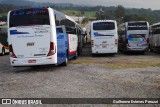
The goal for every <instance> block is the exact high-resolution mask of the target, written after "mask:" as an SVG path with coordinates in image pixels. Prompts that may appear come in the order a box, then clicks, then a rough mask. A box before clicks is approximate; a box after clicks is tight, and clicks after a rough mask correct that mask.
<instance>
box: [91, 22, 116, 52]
mask: <svg viewBox="0 0 160 107" xmlns="http://www.w3.org/2000/svg"><path fill="white" fill-rule="evenodd" d="M90 28H91V30H90V34H91V50H92V55H94V54H105V53H112V54H115V53H117V52H118V34H117V22H116V21H114V20H97V21H93V22H92V23H91V27H90Z"/></svg>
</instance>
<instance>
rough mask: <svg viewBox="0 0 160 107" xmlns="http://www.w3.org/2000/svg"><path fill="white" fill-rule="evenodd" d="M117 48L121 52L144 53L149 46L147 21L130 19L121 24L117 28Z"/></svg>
mask: <svg viewBox="0 0 160 107" xmlns="http://www.w3.org/2000/svg"><path fill="white" fill-rule="evenodd" d="M118 33H119V50H121V51H123V52H129V51H132V52H133V51H139V52H142V53H144V52H145V51H147V50H148V46H149V23H148V22H146V21H131V22H125V23H123V24H121V25H120V26H119V28H118Z"/></svg>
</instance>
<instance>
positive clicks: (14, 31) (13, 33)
mask: <svg viewBox="0 0 160 107" xmlns="http://www.w3.org/2000/svg"><path fill="white" fill-rule="evenodd" d="M10 34H11V35H17V34H29V33H28V32H18V31H17V30H10Z"/></svg>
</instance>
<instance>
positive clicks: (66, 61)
mask: <svg viewBox="0 0 160 107" xmlns="http://www.w3.org/2000/svg"><path fill="white" fill-rule="evenodd" d="M67 52H68V51H67ZM67 52H66V59H65V62H63V63H62V65H63V66H67V64H68V54H67Z"/></svg>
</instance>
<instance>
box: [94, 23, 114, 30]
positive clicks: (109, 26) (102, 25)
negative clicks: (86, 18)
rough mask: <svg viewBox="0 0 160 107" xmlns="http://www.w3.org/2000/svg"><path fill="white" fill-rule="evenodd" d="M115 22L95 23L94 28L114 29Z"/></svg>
mask: <svg viewBox="0 0 160 107" xmlns="http://www.w3.org/2000/svg"><path fill="white" fill-rule="evenodd" d="M114 29H115V24H114V23H113V22H98V23H94V24H93V30H114Z"/></svg>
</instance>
